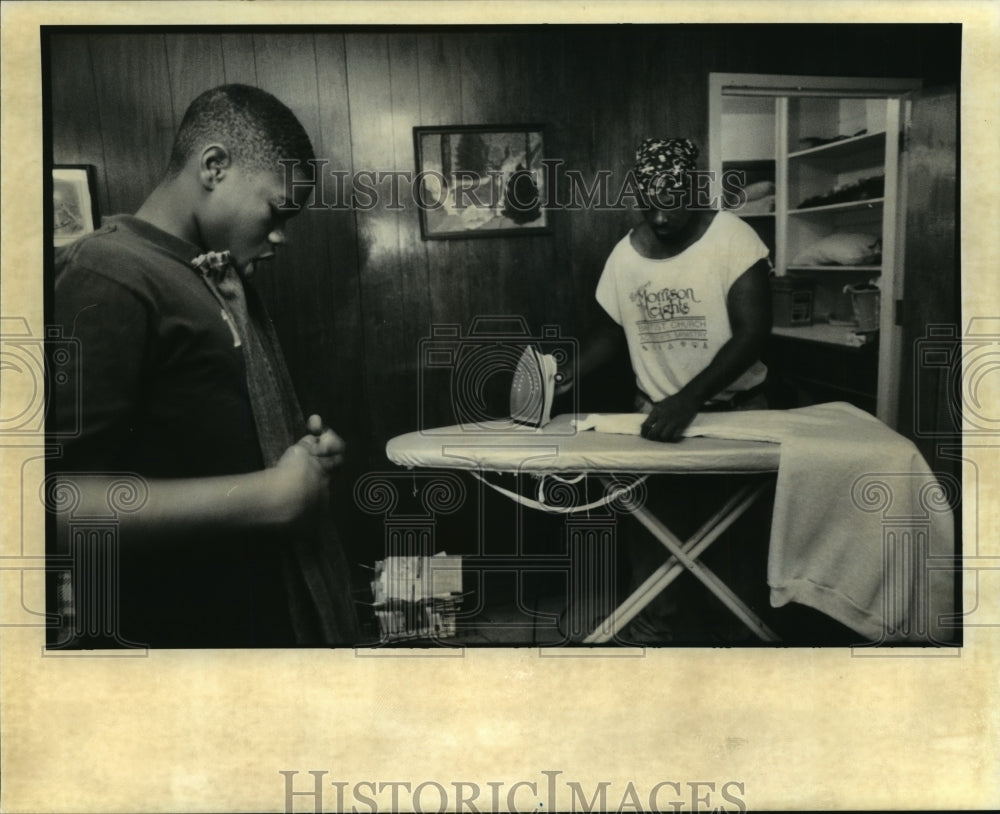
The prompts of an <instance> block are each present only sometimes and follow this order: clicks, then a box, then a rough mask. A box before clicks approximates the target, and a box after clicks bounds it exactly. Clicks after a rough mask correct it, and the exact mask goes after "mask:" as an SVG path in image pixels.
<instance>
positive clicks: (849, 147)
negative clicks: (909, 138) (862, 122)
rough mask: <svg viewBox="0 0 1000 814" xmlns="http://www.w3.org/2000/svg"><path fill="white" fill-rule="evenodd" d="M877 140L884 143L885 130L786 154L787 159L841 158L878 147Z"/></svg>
mask: <svg viewBox="0 0 1000 814" xmlns="http://www.w3.org/2000/svg"><path fill="white" fill-rule="evenodd" d="M879 142H881V143H882V145H884V144H885V131H884V130H882V131H880V132H878V133H865V134H864V135H863V136H852V137H851V138H845V139H840V141H831V142H830V143H829V144H820V145H819V146H818V147H808V148H806V149H805V150H796V151H795V152H790V153H789V154H788V160H789V161H791V160H793V159H797V158H813V157H815V158H824V159H825V158H843V157H844V156H845V155H850V154H851V153H854V152H861V151H862V150H866V149H871V148H873V147H878V146H880V145H879Z"/></svg>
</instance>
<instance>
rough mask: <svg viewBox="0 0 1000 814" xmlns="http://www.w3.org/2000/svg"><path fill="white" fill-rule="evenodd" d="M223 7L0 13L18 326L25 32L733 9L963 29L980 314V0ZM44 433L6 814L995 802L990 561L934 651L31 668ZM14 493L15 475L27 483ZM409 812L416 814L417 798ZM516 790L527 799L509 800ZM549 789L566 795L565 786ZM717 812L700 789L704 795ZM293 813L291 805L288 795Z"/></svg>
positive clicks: (16, 570)
mask: <svg viewBox="0 0 1000 814" xmlns="http://www.w3.org/2000/svg"><path fill="white" fill-rule="evenodd" d="M226 5H227V4H225V3H221V2H220V3H203V4H198V3H131V4H110V3H108V4H105V3H58V2H54V3H28V2H5V3H3V26H2V37H3V45H2V60H3V64H2V69H3V70H2V83H3V84H2V91H3V100H2V101H3V106H2V110H3V133H2V137H3V184H2V196H3V197H2V204H3V209H2V212H3V223H2V226H3V231H2V233H3V240H2V251H3V255H2V263H3V266H2V270H3V277H2V308H3V315H4V316H19V317H24V318H25V319H26V320H27V321H28V323H29V325H30V326H31V328H32V332H33V333H34V334H35V335H40V334H41V330H42V325H43V319H42V300H41V294H42V246H43V240H42V236H41V224H42V205H43V201H42V196H41V194H40V189H39V184H38V182H39V179H40V178H41V177H42V174H41V173H42V169H41V140H40V134H41V124H42V118H41V115H42V114H41V99H40V88H41V79H40V55H39V36H38V25H40V24H56V23H65V24H95V23H102V24H118V23H129V24H168V23H179V24H198V23H217V22H222V21H225V22H227V23H276V24H277V23H296V24H302V23H309V24H312V23H316V24H323V23H332V24H345V23H352V22H382V23H399V22H404V21H406V22H420V23H457V22H470V23H471V22H492V21H497V22H501V21H503V22H510V21H524V22H537V21H542V20H548V21H560V22H565V21H575V20H583V21H588V22H625V21H627V22H682V21H711V22H724V21H730V22H739V21H744V20H745V21H757V22H848V21H850V22H861V21H864V22H963V23H964V24H965V28H964V46H963V51H964V56H963V65H962V77H963V79H962V95H961V104H962V132H961V137H962V146H961V149H962V152H961V171H962V221H961V226H962V234H963V241H962V275H963V285H962V296H963V325H966V324H968V320H969V319H970V318H971V317H973V316H982V317H992V318H994V320H996V319H997V318H998V317H1000V314H998V311H1000V296H998V294H1000V275H998V273H997V270H998V268H1000V262H998V245H997V243H998V240H997V238H998V234H997V224H998V223H1000V195H998V193H997V191H996V189H995V185H996V183H997V181H998V180H1000V172H998V160H997V159H998V155H997V152H998V151H997V147H998V144H1000V137H998V135H997V127H998V123H1000V119H998V113H1000V101H998V99H1000V96H998V94H997V91H996V78H997V76H998V75H1000V73H998V71H1000V63H998V47H1000V11H998V6H997V5H996V4H993V3H971V2H955V3H871V2H860V3H853V2H838V3H829V4H827V3H818V2H817V3H811V2H804V3H796V4H787V5H786V4H782V3H769V2H763V3H758V4H742V3H722V2H720V3H697V4H696V3H690V4H687V3H665V2H660V3H648V4H646V3H631V4H629V3H618V4H601V3H553V4H549V5H547V6H541V5H533V4H528V3H506V4H501V3H495V4H477V3H471V2H468V3H465V2H463V3H457V2H445V3H440V4H438V5H426V6H425V5H423V4H421V3H399V4H388V3H386V4H375V3H370V4H369V3H345V4H341V5H338V4H335V3H301V4H297V3H277V4H270V3H252V4H250V3H235V4H228V8H226V7H225V6H226ZM996 324H997V323H996V322H994V325H996ZM994 359H995V357H994ZM996 367H997V366H996V362H995V360H994V362H993V367H992V369H993V370H994V371H995V370H996ZM997 375H998V374H997V373H996V372H993V373H992V381H990V379H989V377H987V378H986V379H985V380H984V383H983V390H982V391H981V393H982V394H985V393H987V392H989V395H990V397H991V398H992V403H990V404H984V405H981V406H980V407H979V408H978V410H979V413H980V414H981V415H988V416H992V417H998V416H1000V404H998V402H997V398H996V396H997V390H998V388H997ZM21 395H23V394H18V393H3V394H2V397H3V398H17V397H19V396H21ZM977 443H978V444H980V445H981V446H979V447H977V448H970V449H968V450H967V453H966V454H967V459H968V463H967V465H966V467H965V471H964V478H965V487H964V489H965V491H964V501H965V502H964V519H965V534H964V541H965V543H964V544H965V551H966V553H967V554H968V553H975V554H976V555H977V556H978V558H979V559H977V560H976V562H975V563H974V564H973V565H976V566H977V567H980V568H985V567H988V566H989V565H991V564H992V567H993V568H994V569H996V568H997V563H1000V559H998V558H1000V551H998V545H1000V544H998V540H1000V533H998V522H997V513H996V511H995V509H996V505H995V496H996V495H997V494H998V489H997V472H998V471H1000V467H998V466H997V460H998V458H1000V455H998V454H997V453H998V450H1000V438H998V437H997V436H996V435H995V434H994V435H993V436H992V437H984V438H981V439H979V440H977ZM31 444H33V445H34V446H33V447H32V448H29V446H30V445H31ZM42 444H43V439H42V438H40V437H39V438H36V439H33V440H31V439H29V440H28V441H26V440H25V439H23V438H22V439H18V440H17V441H16V443H15V442H14V441H11V440H10V439H2V438H0V455H2V470H0V479H2V480H0V484H2V495H3V512H2V521H0V532H2V537H0V543H2V547H3V550H2V556H3V560H2V562H3V566H2V570H0V580H2V589H3V594H2V600H0V601H2V605H0V623H2V624H0V636H2V639H0V642H2V648H3V652H2V669H3V673H2V704H3V706H2V722H0V723H2V738H3V742H2V746H3V765H2V769H3V789H2V795H3V797H2V810H3V811H4V812H21V811H38V812H62V811H72V812H97V811H272V810H273V811H280V810H284V805H285V797H284V792H285V786H284V782H285V781H284V777H283V776H282V775H280V774H279V772H280V771H282V770H286V771H297V772H298V773H299V774H298V775H297V776H296V778H295V781H296V786H295V788H296V789H297V790H308V789H309V788H311V782H312V778H311V777H310V775H309V774H308V772H309V771H310V770H317V771H326V772H328V774H327V775H325V776H324V782H325V783H327V786H326V797H325V799H324V803H323V807H324V810H327V811H333V810H335V806H336V795H335V790H334V787H332V786H330V785H329V783H330V782H331V781H343V782H345V783H347V784H348V789H347V791H348V794H350V791H351V789H350V787H352V786H354V785H355V784H357V783H359V782H362V781H374V782H382V783H384V782H389V781H408V782H410V783H411V784H412V785H413V786H417V785H418V784H420V783H425V782H428V781H437V782H439V783H441V784H443V785H444V786H445V788H446V789H447V790H448V791H449V797H450V800H451V804H452V805H453V804H454V801H455V799H456V798H455V793H454V790H453V788H454V787H453V786H452V785H451V784H453V783H456V782H459V781H468V782H473V783H477V784H478V785H479V786H480V787H481V788H482V791H483V795H484V796H483V797H481V798H480V799H479V801H478V802H477V803H476V805H477V806H479V807H480V808H481V809H482V810H489V808H490V802H489V800H488V795H489V793H490V790H489V786H488V785H487V784H488V783H490V782H493V783H495V784H499V783H503V784H504V785H503V786H502V787H500V788H501V792H500V794H501V797H500V800H501V807H503V806H504V805H505V804H506V802H505V801H506V795H507V793H508V791H509V790H510V788H511V785H512V784H513V783H515V782H518V781H525V782H529V783H536V784H537V788H538V792H539V793H538V795H537V796H538V797H539V798H541V799H543V800H544V798H545V795H544V788H545V783H546V780H547V777H546V775H543V771H550V772H555V771H558V772H562V775H560V776H559V782H560V783H561V784H565V783H566V782H567V781H577V782H579V783H580V784H581V787H582V788H583V789H584V791H585V792H586V793H587V796H588V797H589V796H590V795H592V794H593V792H594V790H595V789H596V788H597V784H598V783H599V782H600V781H606V782H608V783H610V784H611V785H610V786H609V787H608V801H609V803H608V804H609V806H612V807H614V808H617V807H618V806H619V804H620V802H624V803H625V808H626V810H629V807H630V806H631V810H635V803H633V802H630V801H629V799H625V800H623V796H625V795H627V787H628V784H629V783H630V782H631V783H632V784H634V787H635V789H636V790H637V792H638V795H639V800H640V801H641V803H640V804H641V805H642V806H643V807H645V805H646V802H645V801H646V799H647V797H648V792H649V790H650V789H651V788H652V787H653V786H655V785H656V784H657V783H660V782H662V781H675V782H678V783H681V784H690V783H691V782H694V781H706V782H714V783H715V784H716V789H718V788H719V787H720V786H722V785H723V784H725V783H728V782H736V783H741V784H743V786H742V787H739V788H741V789H742V792H741V793H740V791H739V789H738V788H736V787H733V794H734V795H737V796H739V797H741V798H742V800H743V801H745V803H746V805H747V806H749V807H750V808H754V809H762V808H777V809H784V808H812V809H817V808H823V809H833V808H853V809H858V808H874V809H879V808H914V807H915V808H928V809H937V808H996V807H997V806H998V805H1000V778H998V773H997V771H996V766H997V765H1000V759H998V758H1000V756H998V754H997V753H998V743H1000V739H998V734H1000V733H998V726H997V724H998V705H997V689H998V682H997V675H998V667H1000V664H998V658H997V654H998V647H997V643H998V637H1000V628H998V627H997V625H998V624H1000V613H998V610H997V605H998V602H997V588H998V587H1000V586H998V584H997V583H998V581H1000V577H998V576H997V572H996V571H994V572H993V573H992V575H991V573H990V572H989V571H988V570H982V571H981V572H977V573H976V574H970V575H967V580H966V596H965V604H966V607H967V608H972V607H975V608H976V614H977V619H980V620H982V623H983V625H984V626H983V627H970V628H968V629H967V631H966V645H965V647H964V648H963V649H962V650H961V652H960V653H959V652H958V651H948V652H947V653H944V654H940V655H939V656H938V657H894V658H871V657H868V658H861V657H852V654H851V653H850V652H845V651H840V650H807V649H789V650H782V649H775V650H759V651H754V652H746V651H727V650H679V651H678V650H665V651H659V652H648V653H647V654H646V655H645V657H644V658H540V657H539V654H538V652H537V651H534V650H530V649H523V650H490V651H486V650H472V651H467V652H465V653H464V655H462V654H459V655H458V657H452V658H385V657H371V656H368V657H359V656H357V655H355V654H354V653H353V652H350V651H347V652H328V653H327V652H295V651H278V652H247V651H232V652H155V653H153V654H152V655H151V656H150V657H149V658H114V659H100V658H43V657H42V642H43V634H42V631H41V629H39V628H37V627H21V626H17V622H18V621H19V620H21V619H22V618H23V617H24V611H23V609H22V608H21V606H20V602H21V593H20V591H21V587H22V585H23V586H24V587H25V590H26V591H28V592H29V594H30V592H32V591H34V592H35V594H34V596H33V597H32V598H33V600H34V601H32V603H31V604H32V605H33V606H34V607H42V606H43V604H42V602H41V600H40V597H39V595H38V591H40V586H41V582H40V580H38V579H36V578H34V577H32V575H31V572H30V569H28V568H27V566H28V565H29V564H30V563H32V562H34V563H35V564H36V565H37V563H38V559H37V558H38V557H39V556H40V555H41V554H42V553H43V552H44V547H43V538H42V532H43V528H42V511H41V506H40V504H39V501H38V499H37V485H38V484H39V483H40V479H41V472H42V469H41V463H40V458H39V456H40V455H41V454H42ZM26 445H28V446H26ZM22 483H27V484H29V485H28V486H27V487H26V488H25V490H24V492H23V493H22ZM26 569H27V570H26ZM976 577H978V591H977V578H976ZM11 620H14V621H13V622H12V621H11ZM453 655H455V654H453ZM686 787H687V786H685V788H686ZM563 788H565V786H563ZM703 790H704V789H703ZM685 793H686V792H685ZM562 794H564V795H565V792H562ZM664 794H665V793H664ZM345 799H346V802H345V805H346V806H347V807H348V810H349V809H350V806H351V805H352V804H354V805H357V806H359V810H368V809H367V807H366V805H367V804H365V803H364V802H363V801H361V800H360V798H352V797H351V796H347V797H346V798H345ZM402 799H403V800H409V799H410V798H409V796H408V795H405V794H404V795H403V796H402ZM424 799H425V800H427V801H428V802H427V803H426V805H428V806H430V807H431V808H432V809H434V808H436V807H437V796H436V794H435V793H434V791H433V787H430V788H429V790H428V791H427V795H426V797H425V798H424ZM515 799H516V800H524V801H529V800H531V799H533V798H532V795H531V794H530V793H528V791H526V790H525V787H522V788H521V789H520V790H519V791H518V792H517V795H516V797H515ZM561 799H563V801H564V804H565V805H567V806H568V804H569V799H568V795H567V796H563V797H562V798H561ZM661 799H667V798H666V796H663V797H662V798H661ZM724 803H725V801H724V800H721V799H720V798H719V797H718V796H717V795H715V796H714V797H713V803H712V804H713V805H722V804H724ZM295 805H296V810H301V811H307V810H312V801H311V800H310V799H309V798H301V799H297V800H296V804H295ZM542 805H543V806H544V804H542ZM380 810H387V809H385V808H382V809H380Z"/></svg>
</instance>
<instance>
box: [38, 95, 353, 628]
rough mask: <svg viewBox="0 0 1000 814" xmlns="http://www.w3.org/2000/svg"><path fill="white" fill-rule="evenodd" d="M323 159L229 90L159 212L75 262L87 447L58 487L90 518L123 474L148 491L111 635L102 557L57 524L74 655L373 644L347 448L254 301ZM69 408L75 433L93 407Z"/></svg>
mask: <svg viewBox="0 0 1000 814" xmlns="http://www.w3.org/2000/svg"><path fill="white" fill-rule="evenodd" d="M313 157H314V156H313V149H312V145H311V143H310V141H309V138H308V136H307V135H306V133H305V131H304V130H303V128H302V126H301V124H300V123H299V122H298V120H297V119H296V118H295V116H294V114H293V113H292V112H291V111H290V110H289V109H288V108H287V107H286V106H285V105H284V104H282V103H281V102H280V101H278V100H277V99H276V98H274V97H273V96H271V95H270V94H268V93H265V92H264V91H261V90H258V89H256V88H252V87H248V86H244V85H226V86H222V87H218V88H214V89H212V90H209V91H206V92H205V93H203V94H202V95H201V96H199V97H198V98H197V99H195V101H194V102H192V104H191V106H190V107H189V108H188V111H187V113H186V114H185V116H184V120H183V121H182V123H181V127H180V129H179V131H178V134H177V137H176V140H175V143H174V147H173V151H172V155H171V158H170V163H169V165H168V168H167V172H166V174H165V176H164V178H163V180H162V181H161V182H160V184H159V185H158V186H157V187H156V189H155V190H153V192H152V194H150V196H149V197H148V198H147V199H146V201H145V202H144V203H143V204H142V206H141V207H140V209H139V211H138V212H137V213H136V214H135V215H134V216H119V217H114V218H109V219H106V221H105V224H104V226H102V228H101V229H99V230H97V231H96V232H94V233H92V234H90V235H88V236H86V237H84V238H82V239H81V240H78V241H76V242H75V243H73V244H71V245H70V246H67V247H65V248H64V249H62V250H61V251H60V252H58V253H57V260H56V284H55V292H54V312H55V320H56V323H57V324H58V325H59V326H60V327H61V328H62V330H63V332H64V335H65V336H67V337H73V338H75V339H77V340H79V343H80V354H81V364H80V374H79V375H80V379H79V382H78V386H77V387H75V388H74V387H69V388H64V389H63V391H62V392H75V391H76V390H79V392H80V411H81V414H80V419H79V420H80V427H81V432H80V433H79V434H78V436H77V437H75V438H71V439H70V440H68V441H67V442H66V443H65V445H64V450H63V451H64V454H63V457H62V458H61V459H60V460H58V461H56V462H55V463H54V466H53V468H54V469H57V470H58V471H59V472H61V473H63V474H62V478H63V480H64V482H66V483H67V484H70V485H71V486H72V488H73V489H75V491H76V492H77V494H79V504H78V505H77V507H76V508H75V513H76V515H77V516H81V515H85V514H88V512H90V513H93V512H99V511H100V509H101V507H102V506H103V507H105V511H106V506H107V505H108V500H107V495H108V494H109V489H113V488H114V483H115V481H116V475H117V476H118V480H119V481H120V474H121V473H125V474H129V475H132V476H133V477H134V478H135V479H134V480H133V481H132V482H133V483H139V484H140V487H139V498H138V499H137V501H136V505H135V506H133V507H130V509H131V510H130V511H127V512H121V513H120V515H119V517H118V521H119V531H118V538H117V541H116V544H117V550H116V552H115V556H114V557H112V558H111V559H110V560H109V562H113V561H114V566H111V565H109V566H107V567H106V568H105V569H104V571H103V572H101V573H98V574H96V578H97V579H98V580H99V582H100V585H101V589H100V590H102V591H105V592H112V593H109V594H108V595H109V596H112V597H113V598H114V599H113V602H112V607H111V609H110V610H105V611H100V610H99V611H96V614H97V615H98V616H101V615H102V614H103V616H102V618H101V619H96V620H95V619H94V618H91V619H89V620H88V619H87V618H86V616H87V614H88V612H89V613H90V614H91V616H94V614H95V612H94V611H93V606H94V605H95V604H99V603H95V602H94V601H93V600H94V598H95V597H96V596H97V595H98V593H99V591H98V589H97V588H96V587H94V583H93V582H92V580H93V578H94V575H92V576H91V581H88V579H85V578H84V577H83V575H82V573H81V572H80V570H79V568H80V566H81V564H82V563H83V562H85V561H87V560H88V557H89V559H90V560H91V561H92V560H93V557H92V556H90V555H88V553H87V545H88V544H87V543H86V541H85V540H84V539H83V538H81V537H80V536H79V534H78V533H76V536H74V531H73V529H72V527H71V524H70V523H69V517H68V515H67V513H66V512H62V513H59V514H58V515H57V528H58V529H59V535H58V540H57V548H58V550H60V552H61V553H62V554H64V555H65V554H67V553H69V554H71V555H72V557H73V563H74V568H75V569H77V573H76V574H75V577H74V581H73V593H74V600H75V601H74V604H75V608H74V613H75V614H76V624H75V627H76V630H75V631H73V632H72V636H71V639H70V640H66V639H63V640H61V641H58V642H53V645H54V646H80V645H81V644H82V645H83V646H97V645H100V646H113V645H116V644H117V645H121V644H138V645H149V646H154V647H192V646H204V647H220V646H223V647H224V646H230V647H231V646H290V645H331V644H345V643H354V642H356V641H357V638H358V628H357V620H356V617H355V615H354V609H353V604H352V602H351V596H350V582H349V578H348V574H347V566H346V561H345V558H344V556H343V552H342V550H341V548H340V545H339V543H338V542H337V540H336V536H335V534H334V533H333V527H332V524H331V522H330V519H329V514H328V507H327V497H328V479H329V476H330V473H331V472H332V471H333V469H334V468H335V467H336V466H337V465H338V464H339V463H340V462H341V461H342V457H343V443H342V441H341V440H340V438H338V437H337V436H336V434H335V433H333V431H332V430H330V429H328V428H326V427H324V426H323V422H322V420H321V419H320V418H319V417H318V416H312V417H310V419H309V421H308V422H306V421H305V420H304V419H303V417H302V414H301V412H300V410H299V407H298V404H297V402H296V400H295V396H294V392H293V390H292V387H291V382H290V380H289V378H288V374H287V371H286V369H285V366H284V361H283V359H282V356H281V352H280V349H279V347H278V344H277V339H276V337H275V335H274V331H273V328H272V327H271V324H270V321H269V320H268V318H267V315H266V313H265V311H264V308H263V304H262V303H261V301H260V300H259V298H258V297H257V295H256V293H255V292H254V290H253V288H252V286H251V285H250V283H249V279H250V277H251V275H252V274H253V273H254V271H255V269H256V266H258V265H259V264H260V263H261V262H262V261H265V260H267V259H268V258H270V257H272V256H273V255H274V252H275V250H276V249H277V248H278V247H280V245H281V244H282V243H283V242H284V240H285V235H284V228H285V225H286V223H287V221H288V220H289V219H290V218H291V217H293V216H294V215H295V214H296V213H297V212H298V211H299V210H300V209H301V207H302V206H303V205H304V204H305V201H306V200H307V199H308V196H309V194H310V192H311V190H310V186H309V184H308V183H304V182H305V181H307V180H308V179H307V178H306V177H305V175H304V174H300V171H299V170H296V171H295V172H296V177H295V183H294V184H290V185H289V184H286V183H285V181H286V178H285V174H284V170H285V169H286V167H284V166H282V164H281V163H280V162H281V161H282V160H292V161H294V162H296V163H297V165H301V166H308V163H307V162H309V161H310V160H311V159H313ZM289 189H291V190H292V191H293V194H292V195H289V192H288V190H289ZM55 407H56V410H55V426H56V427H57V430H58V429H59V428H61V427H62V426H63V425H64V424H65V423H66V422H67V421H69V417H70V413H71V412H72V409H73V407H74V405H70V404H59V403H57V404H56V405H55ZM88 593H92V594H94V596H88ZM105 617H109V618H105ZM98 629H100V630H98ZM95 631H98V632H97V633H96V634H95V633H94V632H95ZM88 632H89V633H88ZM91 634H93V635H91ZM88 635H90V639H89V640H87V641H84V639H85V638H86V637H87V636H88ZM95 635H96V638H95ZM95 643H96V644H95Z"/></svg>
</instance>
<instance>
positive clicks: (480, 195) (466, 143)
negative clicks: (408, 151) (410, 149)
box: [413, 124, 549, 240]
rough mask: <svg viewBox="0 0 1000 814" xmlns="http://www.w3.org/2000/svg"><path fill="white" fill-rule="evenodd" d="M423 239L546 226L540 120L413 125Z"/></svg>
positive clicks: (534, 231)
mask: <svg viewBox="0 0 1000 814" xmlns="http://www.w3.org/2000/svg"><path fill="white" fill-rule="evenodd" d="M413 143H414V149H415V151H416V157H417V176H416V178H415V179H414V185H413V189H414V193H415V199H416V204H417V207H418V209H419V211H420V235H421V237H422V238H423V239H424V240H444V239H454V238H471V237H499V236H512V235H538V234H547V233H548V232H549V213H548V211H547V210H546V205H545V204H546V188H545V173H544V167H543V166H542V163H541V161H542V158H543V152H542V127H541V125H535V124H517V125H454V126H444V127H414V128H413Z"/></svg>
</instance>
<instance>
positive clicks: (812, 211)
mask: <svg viewBox="0 0 1000 814" xmlns="http://www.w3.org/2000/svg"><path fill="white" fill-rule="evenodd" d="M883 203H885V198H863V199H861V200H860V201H845V202H844V203H835V204H827V205H826V206H807V207H806V208H805V209H789V210H788V214H789V215H822V214H825V213H827V212H852V211H854V210H859V209H875V208H876V207H880V206H882V204H883Z"/></svg>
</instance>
